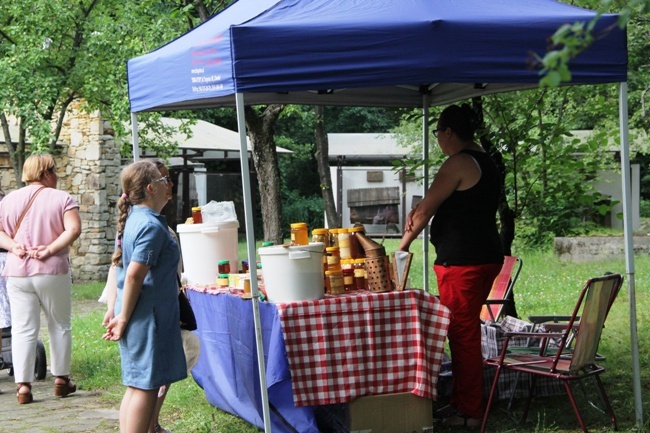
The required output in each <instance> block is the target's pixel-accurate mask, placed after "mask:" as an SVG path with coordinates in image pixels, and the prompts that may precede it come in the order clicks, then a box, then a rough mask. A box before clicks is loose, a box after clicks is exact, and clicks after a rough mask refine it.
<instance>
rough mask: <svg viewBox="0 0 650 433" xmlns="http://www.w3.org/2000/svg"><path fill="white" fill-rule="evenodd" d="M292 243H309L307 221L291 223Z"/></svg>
mask: <svg viewBox="0 0 650 433" xmlns="http://www.w3.org/2000/svg"><path fill="white" fill-rule="evenodd" d="M291 244H292V245H309V234H308V233H307V223H293V224H291Z"/></svg>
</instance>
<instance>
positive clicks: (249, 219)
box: [236, 93, 271, 433]
mask: <svg viewBox="0 0 650 433" xmlns="http://www.w3.org/2000/svg"><path fill="white" fill-rule="evenodd" d="M236 103H237V127H238V129H239V140H240V158H239V160H240V162H241V172H242V184H243V189H244V213H245V214H246V247H247V248H246V249H247V252H248V263H251V264H254V263H255V262H256V252H255V232H254V230H253V209H252V207H253V206H252V205H253V201H252V198H251V197H252V195H251V186H250V176H249V168H248V143H247V141H246V117H245V114H244V94H243V93H237V94H236ZM250 274H251V275H250V277H251V294H252V298H253V299H252V303H253V315H254V316H253V318H254V323H255V337H256V344H255V346H256V348H257V366H258V370H259V375H260V393H261V394H262V412H263V415H264V431H265V432H266V433H271V413H270V412H269V393H268V389H267V388H266V367H265V365H264V344H263V341H262V322H261V320H260V305H259V291H258V287H257V268H256V267H255V266H251V267H250Z"/></svg>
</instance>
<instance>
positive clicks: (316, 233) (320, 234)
mask: <svg viewBox="0 0 650 433" xmlns="http://www.w3.org/2000/svg"><path fill="white" fill-rule="evenodd" d="M311 241H312V242H322V243H324V244H325V248H327V247H329V246H330V235H329V232H328V231H327V229H314V230H312V231H311Z"/></svg>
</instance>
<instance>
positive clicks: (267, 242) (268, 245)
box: [262, 241, 275, 247]
mask: <svg viewBox="0 0 650 433" xmlns="http://www.w3.org/2000/svg"><path fill="white" fill-rule="evenodd" d="M273 245H275V243H274V242H273V241H264V242H262V246H263V247H272V246H273Z"/></svg>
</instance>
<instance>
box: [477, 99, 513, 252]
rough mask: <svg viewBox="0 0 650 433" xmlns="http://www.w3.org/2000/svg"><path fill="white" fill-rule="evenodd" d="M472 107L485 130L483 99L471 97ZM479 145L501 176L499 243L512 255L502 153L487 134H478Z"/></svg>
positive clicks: (510, 212)
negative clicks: (490, 157) (492, 161)
mask: <svg viewBox="0 0 650 433" xmlns="http://www.w3.org/2000/svg"><path fill="white" fill-rule="evenodd" d="M472 107H473V108H474V111H476V113H477V114H478V117H479V124H480V129H481V130H483V131H485V130H487V128H486V126H485V118H484V116H483V100H482V99H481V97H480V96H479V97H476V98H472ZM480 141H481V146H483V148H484V149H485V150H486V151H487V152H488V153H489V154H490V156H492V160H494V163H495V164H496V166H497V169H498V170H499V177H500V178H501V194H500V200H499V222H500V223H501V224H500V225H501V232H500V233H499V235H500V237H501V244H502V246H503V252H504V254H505V255H507V256H510V255H512V241H513V240H514V239H515V213H514V211H513V210H512V209H511V208H510V205H509V204H508V199H507V197H506V184H505V179H506V167H505V164H504V163H503V155H502V154H501V152H499V151H497V150H496V148H495V146H494V145H493V144H492V142H491V141H490V139H489V137H488V135H487V134H485V133H483V134H481V136H480Z"/></svg>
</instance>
